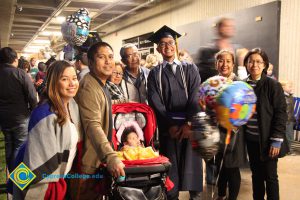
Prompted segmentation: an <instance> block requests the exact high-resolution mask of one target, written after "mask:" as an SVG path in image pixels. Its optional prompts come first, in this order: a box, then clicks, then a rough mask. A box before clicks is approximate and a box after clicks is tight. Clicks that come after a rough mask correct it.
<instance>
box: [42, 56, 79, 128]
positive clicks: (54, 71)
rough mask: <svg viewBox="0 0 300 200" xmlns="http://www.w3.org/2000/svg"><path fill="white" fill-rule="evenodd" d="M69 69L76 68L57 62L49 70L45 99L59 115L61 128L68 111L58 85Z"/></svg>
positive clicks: (65, 62)
mask: <svg viewBox="0 0 300 200" xmlns="http://www.w3.org/2000/svg"><path fill="white" fill-rule="evenodd" d="M68 67H73V68H74V66H73V65H71V64H70V63H69V62H67V61H55V62H54V63H52V64H51V65H50V66H49V67H48V69H47V77H46V96H45V98H46V99H47V100H48V101H49V102H50V105H51V109H52V110H53V111H54V112H55V113H56V114H57V122H58V123H59V125H60V126H62V125H64V124H65V123H66V120H67V116H68V113H67V112H68V111H67V110H66V108H65V106H64V102H63V100H62V98H61V96H60V94H59V86H58V83H59V80H60V77H61V76H62V74H63V73H64V71H65V69H66V68H68ZM74 70H75V68H74Z"/></svg>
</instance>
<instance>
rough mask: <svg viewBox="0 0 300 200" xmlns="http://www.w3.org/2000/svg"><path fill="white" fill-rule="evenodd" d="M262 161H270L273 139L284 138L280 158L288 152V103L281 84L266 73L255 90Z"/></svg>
mask: <svg viewBox="0 0 300 200" xmlns="http://www.w3.org/2000/svg"><path fill="white" fill-rule="evenodd" d="M254 91H255V94H256V96H257V103H256V110H257V118H258V119H257V120H258V128H259V142H260V152H261V154H260V156H261V160H266V159H269V157H268V154H269V149H270V143H271V142H272V141H271V138H283V139H284V141H283V143H282V145H281V150H280V155H279V157H282V156H284V155H285V154H286V153H287V152H288V146H287V143H286V134H285V132H286V121H287V114H286V101H285V96H284V91H283V89H282V86H281V84H280V83H279V82H278V81H276V80H274V79H272V78H269V77H267V76H266V75H265V74H264V73H263V74H262V76H261V79H260V80H259V81H258V82H257V85H256V87H255V88H254Z"/></svg>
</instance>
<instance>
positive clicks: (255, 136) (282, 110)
mask: <svg viewBox="0 0 300 200" xmlns="http://www.w3.org/2000/svg"><path fill="white" fill-rule="evenodd" d="M244 65H245V66H246V68H247V71H248V73H249V74H250V75H249V77H248V78H247V79H246V81H247V83H249V84H250V85H251V86H252V87H253V88H254V91H255V94H256V96H257V102H256V112H255V113H254V114H253V116H252V117H251V119H250V120H249V121H248V123H247V124H246V125H245V137H246V142H247V150H248V155H249V161H250V167H251V171H252V189H253V199H255V200H263V199H264V196H265V192H266V193H267V199H272V200H279V183H278V175H277V162H278V157H281V156H283V155H285V154H286V153H287V152H288V147H287V145H286V136H285V125H286V119H287V115H286V102H285V97H284V92H283V89H282V87H281V85H280V83H279V82H277V81H276V80H273V79H271V78H269V77H267V76H266V72H267V69H268V67H269V59H268V56H267V55H266V53H265V52H264V51H263V50H261V49H259V48H255V49H252V50H251V51H249V52H248V54H247V55H246V56H245V59H244Z"/></svg>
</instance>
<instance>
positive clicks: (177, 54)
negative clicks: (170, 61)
mask: <svg viewBox="0 0 300 200" xmlns="http://www.w3.org/2000/svg"><path fill="white" fill-rule="evenodd" d="M175 46H176V56H177V59H179V50H178V37H177V35H175Z"/></svg>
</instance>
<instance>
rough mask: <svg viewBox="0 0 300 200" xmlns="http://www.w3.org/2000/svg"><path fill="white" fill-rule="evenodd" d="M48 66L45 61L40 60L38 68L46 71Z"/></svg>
mask: <svg viewBox="0 0 300 200" xmlns="http://www.w3.org/2000/svg"><path fill="white" fill-rule="evenodd" d="M46 68H47V65H46V64H45V63H44V62H39V64H38V69H39V71H42V72H45V71H46Z"/></svg>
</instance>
